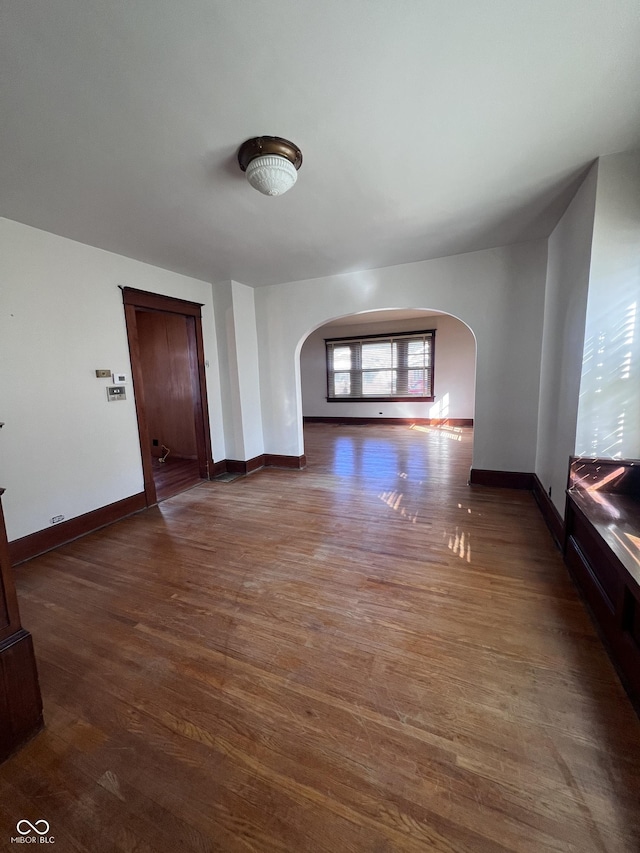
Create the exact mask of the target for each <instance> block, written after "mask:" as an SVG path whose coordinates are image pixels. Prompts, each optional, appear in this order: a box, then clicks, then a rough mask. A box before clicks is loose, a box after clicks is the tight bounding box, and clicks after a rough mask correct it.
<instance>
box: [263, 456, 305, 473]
mask: <svg viewBox="0 0 640 853" xmlns="http://www.w3.org/2000/svg"><path fill="white" fill-rule="evenodd" d="M264 464H265V467H267V468H292V469H295V470H298V471H299V470H301V469H302V468H306V466H307V457H306V456H304V455H303V456H280V455H279V454H277V453H265V455H264Z"/></svg>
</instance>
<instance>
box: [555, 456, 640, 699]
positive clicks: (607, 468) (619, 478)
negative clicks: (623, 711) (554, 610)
mask: <svg viewBox="0 0 640 853" xmlns="http://www.w3.org/2000/svg"><path fill="white" fill-rule="evenodd" d="M564 555H565V561H566V563H567V565H568V567H569V570H570V571H571V573H572V574H573V577H574V579H575V581H576V582H577V584H578V586H579V587H580V589H581V590H582V593H583V595H584V597H585V599H586V600H587V602H588V604H589V606H590V608H591V611H592V613H593V616H594V618H595V620H596V622H597V624H598V626H599V628H600V631H601V633H602V637H603V639H604V641H605V643H606V645H607V647H608V650H609V654H610V655H611V657H612V659H613V661H614V663H615V665H616V667H617V669H618V672H619V674H620V677H621V679H622V681H623V683H624V685H625V688H626V690H627V692H628V693H629V696H630V697H631V700H632V701H633V703H634V705H635V707H636V709H637V710H640V461H637V460H617V459H584V458H579V457H577V458H572V459H571V461H570V465H569V488H568V490H567V509H566V515H565V545H564Z"/></svg>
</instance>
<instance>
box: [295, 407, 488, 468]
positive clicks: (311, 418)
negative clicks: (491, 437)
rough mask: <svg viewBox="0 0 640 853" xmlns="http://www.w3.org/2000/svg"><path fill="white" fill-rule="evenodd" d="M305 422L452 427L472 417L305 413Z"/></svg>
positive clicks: (470, 422)
mask: <svg viewBox="0 0 640 853" xmlns="http://www.w3.org/2000/svg"><path fill="white" fill-rule="evenodd" d="M302 421H303V423H305V424H346V425H347V426H348V425H349V424H353V425H358V426H360V425H364V424H391V425H393V424H419V425H423V424H424V425H426V426H453V427H472V426H473V418H351V417H348V416H346V417H344V418H331V417H327V418H325V417H316V416H315V415H305V416H304V417H303V418H302ZM294 458H295V457H294Z"/></svg>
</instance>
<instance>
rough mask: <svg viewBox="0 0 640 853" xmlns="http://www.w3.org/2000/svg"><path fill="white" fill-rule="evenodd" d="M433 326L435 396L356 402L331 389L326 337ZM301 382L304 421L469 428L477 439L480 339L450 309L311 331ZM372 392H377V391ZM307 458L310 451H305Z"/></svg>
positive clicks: (387, 314)
mask: <svg viewBox="0 0 640 853" xmlns="http://www.w3.org/2000/svg"><path fill="white" fill-rule="evenodd" d="M425 330H432V331H433V335H434V341H433V386H432V388H431V391H432V395H431V396H432V398H433V399H429V400H425V399H415V400H413V399H409V398H407V397H403V398H402V399H383V398H379V397H376V398H375V399H371V400H368V399H366V395H365V396H363V397H361V398H360V399H358V400H357V401H352V400H351V399H350V398H348V397H345V398H344V399H342V400H336V399H335V397H334V398H333V399H331V398H330V396H329V394H328V386H327V381H328V373H327V345H326V341H327V340H330V341H331V340H342V339H349V338H351V339H358V338H360V339H362V340H374V341H376V340H379V339H385V338H386V337H387V336H389V337H393V336H402V335H408V334H410V333H414V334H417V333H418V332H423V331H425ZM298 352H299V382H300V392H301V401H302V404H301V409H302V411H301V418H302V421H303V424H307V425H308V424H311V423H318V424H321V423H325V424H342V425H345V426H354V425H367V424H378V425H381V424H394V425H400V424H405V425H408V426H412V427H413V428H415V429H419V428H429V429H435V428H437V429H439V430H440V431H442V432H443V433H448V434H449V435H450V436H451V437H452V438H456V437H460V435H461V433H462V430H464V429H466V431H467V434H468V435H469V436H470V441H471V442H472V435H473V433H472V429H471V428H472V427H473V423H474V414H475V372H476V340H475V336H474V334H473V332H472V331H471V329H470V328H469V327H468V326H467V325H466V324H465V323H463V322H462V321H461V320H459V319H458V318H457V317H454V316H453V315H451V314H448V313H445V312H442V311H437V310H428V309H413V308H410V309H386V310H378V311H366V312H361V313H358V314H350V315H345V316H342V317H338V318H334V319H330V320H328V321H327V322H326V323H324V324H322V325H319V326H317V327H316V328H315V329H313V330H311V331H310V332H309V333H308V334H307V336H306V337H305V338H304V339H303V341H302V342H301V344H300V346H299V350H298ZM372 396H373V395H372ZM305 454H306V456H307V460H308V461H309V454H308V453H307V452H306V447H305Z"/></svg>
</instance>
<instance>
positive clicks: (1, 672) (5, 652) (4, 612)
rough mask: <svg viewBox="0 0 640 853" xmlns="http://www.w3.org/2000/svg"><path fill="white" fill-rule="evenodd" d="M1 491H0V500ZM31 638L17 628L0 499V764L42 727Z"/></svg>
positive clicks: (13, 587) (18, 616)
mask: <svg viewBox="0 0 640 853" xmlns="http://www.w3.org/2000/svg"><path fill="white" fill-rule="evenodd" d="M3 493H4V489H0V498H1V496H2V494H3ZM43 725H44V722H43V719H42V699H41V698H40V685H39V683H38V671H37V669H36V659H35V656H34V653H33V642H32V640H31V634H30V633H29V632H28V631H25V630H24V628H23V627H22V625H21V624H20V613H19V611H18V599H17V597H16V587H15V583H14V580H13V570H12V568H11V560H10V558H9V546H8V544H7V531H6V528H5V525H4V513H3V512H2V501H1V499H0V761H4V759H5V758H7V756H9V755H11V753H12V752H15V750H16V749H18V747H20V746H21V745H22V744H23V743H25V742H26V741H27V740H29V738H31V737H33V735H34V734H36V732H39V731H40V729H41V728H42V727H43Z"/></svg>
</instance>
